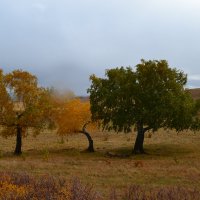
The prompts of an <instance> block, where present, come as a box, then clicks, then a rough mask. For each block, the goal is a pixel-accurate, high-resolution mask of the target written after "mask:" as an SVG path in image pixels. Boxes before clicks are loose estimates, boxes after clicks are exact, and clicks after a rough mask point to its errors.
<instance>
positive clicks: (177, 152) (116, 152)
mask: <svg viewBox="0 0 200 200" xmlns="http://www.w3.org/2000/svg"><path fill="white" fill-rule="evenodd" d="M144 147H145V152H146V154H137V155H135V154H132V147H130V146H129V147H120V148H106V149H101V150H100V149H97V150H96V151H95V152H93V153H90V152H87V151H85V150H80V149H76V148H64V149H57V148H56V149H55V148H47V147H45V148H43V149H40V150H37V149H29V150H27V151H24V152H23V153H22V155H21V156H19V157H32V156H34V157H41V156H53V157H54V156H61V157H65V156H66V157H80V158H85V159H87V158H88V159H89V158H97V159H98V158H103V157H110V158H112V157H113V158H119V159H121V158H123V159H124V158H127V159H129V158H132V159H147V160H148V159H152V158H153V159H160V157H162V158H168V157H177V158H178V157H179V158H180V157H184V156H186V155H188V154H191V153H193V150H192V149H191V148H189V147H188V146H183V145H175V144H148V145H145V146H144ZM12 157H16V156H14V154H13V152H2V153H1V158H12Z"/></svg>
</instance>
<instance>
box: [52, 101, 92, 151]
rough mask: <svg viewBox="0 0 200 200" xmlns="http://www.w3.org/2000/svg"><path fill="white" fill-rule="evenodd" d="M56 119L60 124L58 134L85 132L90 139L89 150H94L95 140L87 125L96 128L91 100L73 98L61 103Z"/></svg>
mask: <svg viewBox="0 0 200 200" xmlns="http://www.w3.org/2000/svg"><path fill="white" fill-rule="evenodd" d="M55 121H56V123H57V125H58V134H59V135H66V134H70V133H83V134H84V135H85V136H86V137H87V140H88V143H89V145H88V148H87V151H89V152H94V145H93V140H92V137H91V135H90V133H89V132H88V131H87V129H86V128H87V126H90V127H89V128H90V129H94V128H95V125H94V124H92V123H91V112H90V103H89V101H86V102H82V101H81V100H80V99H71V100H69V101H67V102H65V103H63V104H60V105H59V107H58V109H57V112H56V113H55Z"/></svg>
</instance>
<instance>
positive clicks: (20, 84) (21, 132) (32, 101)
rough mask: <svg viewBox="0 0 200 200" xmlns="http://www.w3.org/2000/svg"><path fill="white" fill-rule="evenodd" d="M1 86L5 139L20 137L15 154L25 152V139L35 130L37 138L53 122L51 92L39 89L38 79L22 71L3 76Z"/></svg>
mask: <svg viewBox="0 0 200 200" xmlns="http://www.w3.org/2000/svg"><path fill="white" fill-rule="evenodd" d="M1 77H2V78H1V80H0V81H1V83H0V84H1V87H2V89H3V90H2V91H3V93H5V94H4V96H5V97H4V99H5V101H4V102H3V103H1V104H2V107H3V113H2V115H1V120H0V125H1V126H3V131H2V132H1V134H2V135H3V136H5V137H8V136H13V135H16V136H17V138H16V147H15V152H14V153H15V154H16V155H19V154H21V153H22V151H21V147H22V136H26V135H27V132H28V129H30V128H31V130H32V131H33V133H34V134H35V135H36V134H38V133H40V131H41V130H42V129H44V128H46V127H47V124H49V123H50V122H51V117H50V115H51V108H52V107H51V104H50V97H51V95H50V91H49V90H48V89H45V88H42V87H39V86H38V84H37V78H36V76H34V75H32V74H30V73H29V72H26V71H22V70H14V71H13V72H11V73H8V74H6V75H3V74H2V73H1Z"/></svg>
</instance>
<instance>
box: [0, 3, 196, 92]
mask: <svg viewBox="0 0 200 200" xmlns="http://www.w3.org/2000/svg"><path fill="white" fill-rule="evenodd" d="M142 58H143V59H145V60H149V59H151V60H154V59H156V60H160V59H165V60H167V61H168V62H169V65H170V67H176V68H177V69H180V70H183V71H184V72H185V73H187V74H188V84H187V87H190V88H194V87H200V66H199V65H200V64H199V58H200V1H199V0H28V1H27V0H17V1H16V0H0V68H2V69H3V70H4V72H5V73H7V72H10V71H12V70H14V69H23V70H27V71H29V72H31V73H33V74H34V75H36V76H37V77H38V81H39V83H40V85H42V86H45V87H55V88H57V89H61V90H64V91H65V90H72V91H74V92H75V94H76V95H86V94H87V92H86V90H87V88H88V87H89V86H90V81H89V76H90V75H91V74H95V75H97V76H100V77H103V76H104V74H105V70H106V69H110V68H114V67H120V66H131V67H134V66H135V65H137V64H138V63H140V60H141V59H142Z"/></svg>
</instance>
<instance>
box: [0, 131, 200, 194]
mask: <svg viewBox="0 0 200 200" xmlns="http://www.w3.org/2000/svg"><path fill="white" fill-rule="evenodd" d="M92 136H93V139H94V145H95V149H96V152H95V153H86V152H84V150H85V149H86V147H87V140H86V138H85V137H84V136H83V135H81V134H78V135H68V136H66V137H64V138H60V137H58V136H56V135H55V133H53V132H48V131H46V132H44V133H41V134H40V135H39V136H38V137H36V138H33V137H32V136H31V135H29V136H28V137H27V138H25V139H24V140H23V154H22V156H20V157H16V156H14V155H13V153H12V151H13V150H14V147H15V138H8V139H3V138H1V140H0V171H1V172H16V173H22V172H23V173H24V172H25V173H27V174H29V175H31V176H34V177H39V176H41V175H42V176H43V175H50V176H53V177H54V178H64V179H67V180H69V179H71V178H72V177H78V178H79V179H80V180H81V181H82V182H83V184H87V183H89V184H91V185H93V186H94V188H95V189H96V190H97V191H99V192H100V193H101V194H102V195H103V196H108V195H109V194H110V191H111V190H112V189H113V188H116V189H117V190H118V189H120V190H123V189H125V188H127V186H128V185H132V184H135V185H139V186H145V188H152V187H153V188H160V187H174V186H177V187H186V188H189V189H190V188H191V189H192V188H197V189H198V190H199V189H200V183H199V180H200V165H199V163H200V134H199V133H196V134H194V133H191V132H183V133H179V134H177V133H175V132H173V131H164V130H160V131H159V132H158V133H155V134H152V136H151V137H150V138H149V137H146V138H145V149H146V152H147V153H148V154H146V155H134V156H128V157H126V156H116V157H110V156H108V152H110V153H111V154H114V155H115V154H116V155H130V154H131V150H132V147H133V143H134V139H135V134H134V133H131V134H121V133H119V134H115V133H110V134H108V133H95V134H92ZM105 138H106V139H105Z"/></svg>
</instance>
